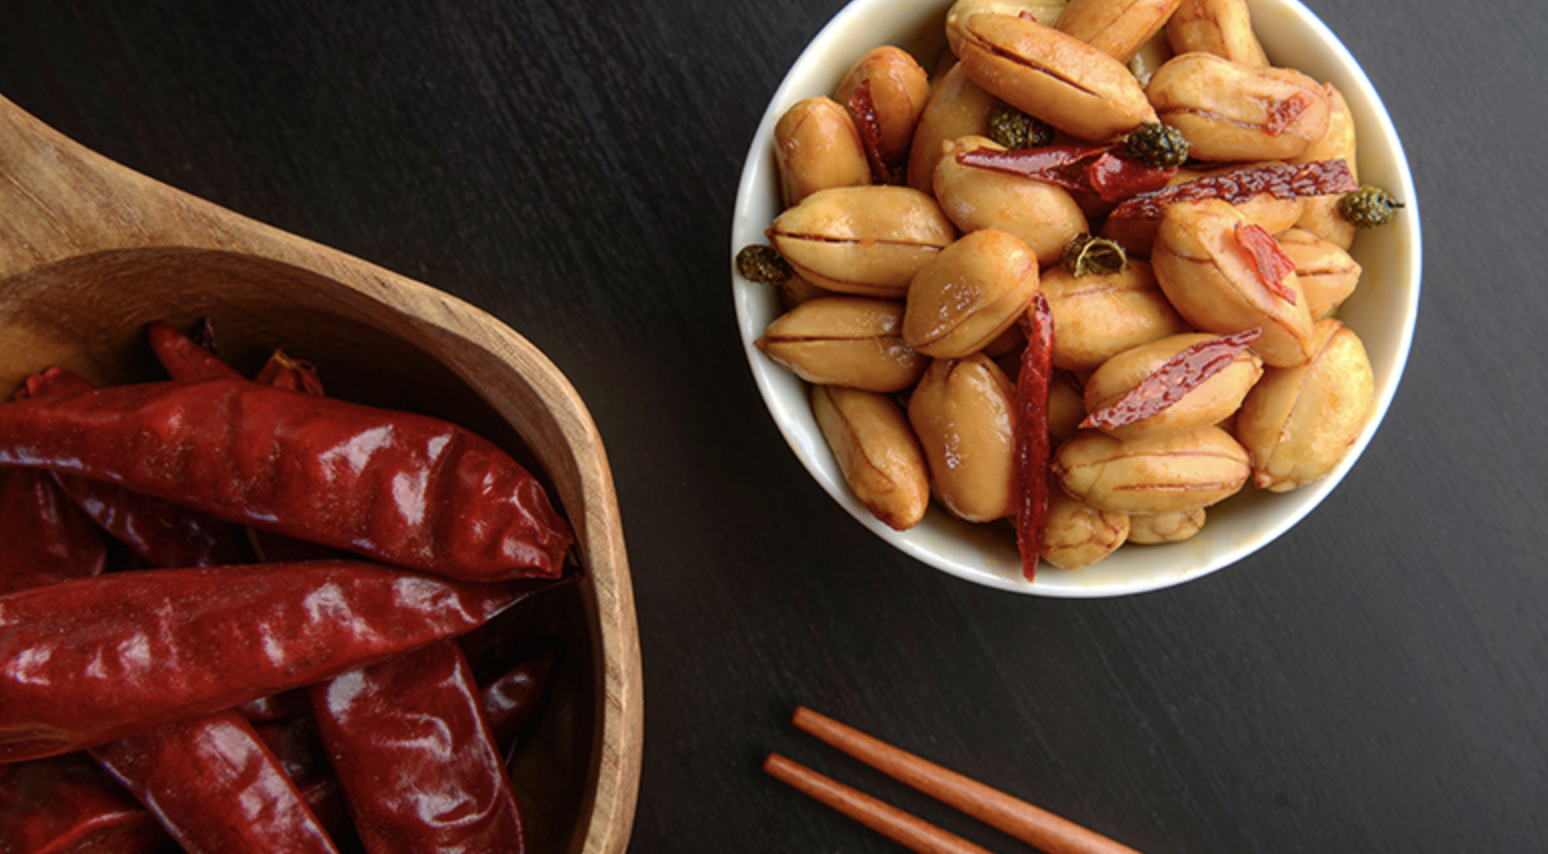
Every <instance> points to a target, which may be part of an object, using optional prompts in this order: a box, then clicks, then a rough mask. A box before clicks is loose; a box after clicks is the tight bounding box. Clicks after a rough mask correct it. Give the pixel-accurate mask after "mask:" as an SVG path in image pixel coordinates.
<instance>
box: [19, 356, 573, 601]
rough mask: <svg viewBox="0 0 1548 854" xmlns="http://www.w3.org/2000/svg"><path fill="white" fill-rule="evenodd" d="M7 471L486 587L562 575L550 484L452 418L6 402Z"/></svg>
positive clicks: (178, 398)
mask: <svg viewBox="0 0 1548 854" xmlns="http://www.w3.org/2000/svg"><path fill="white" fill-rule="evenodd" d="M0 464H9V465H22V466H36V467H41V468H50V469H54V470H56V471H64V472H70V473H75V474H81V475H85V476H88V477H93V478H97V479H100V480H107V481H111V482H114V483H117V484H119V485H121V486H124V487H126V488H129V489H132V490H134V491H136V492H143V493H148V494H151V495H156V496H159V497H161V498H164V499H167V500H169V501H174V502H176V503H178V504H182V505H184V506H187V507H191V508H193V509H196V510H199V511H200V512H203V513H208V514H210V515H213V516H216V517H218V518H223V519H226V520H227V521H230V522H235V523H238V524H243V525H249V526H251V527H254V528H259V529H262V530H267V531H273V532H275V533H279V534H284V535H286V536H290V537H295V538H297V539H303V540H309V541H312V542H317V543H321V544H323V545H329V546H334V547H337V548H341V549H347V550H349V551H351V552H354V553H356V554H362V555H365V556H367V557H371V558H375V559H377V560H380V561H382V562H384V563H389V564H393V565H395V566H403V567H408V568H413V569H422V570H425V571H428V572H437V573H442V574H445V575H449V576H453V577H458V578H465V579H469V580H477V581H492V580H498V579H505V578H517V577H536V576H540V577H549V578H552V577H557V576H558V575H559V574H560V572H561V571H562V563H563V558H564V554H565V552H566V551H567V550H568V549H569V547H570V544H571V543H572V542H573V540H574V534H573V533H572V531H571V529H570V526H569V524H568V523H567V522H565V520H564V519H563V518H562V517H561V516H559V514H558V513H557V512H555V510H554V509H553V506H552V505H551V504H550V503H549V501H548V497H547V495H546V493H545V492H544V490H543V487H542V485H541V484H540V483H538V481H537V480H536V479H535V478H534V477H533V476H532V475H531V474H530V473H528V472H527V471H526V470H525V469H523V468H522V467H521V466H520V465H519V464H518V463H517V462H516V461H515V460H514V459H512V458H511V457H510V456H509V455H508V454H506V453H505V452H504V451H501V450H500V449H499V448H498V447H496V446H495V445H494V444H493V443H491V442H489V441H488V440H485V439H483V438H480V437H479V436H477V435H474V434H473V433H471V432H469V431H467V430H464V429H463V428H461V427H458V426H456V425H454V424H451V423H449V422H445V421H441V420H439V419H435V418H430V417H427V416H423V415H415V414H410V413H403V412H394V411H390V410H385V409H378V408H375V407H368V406H362V405H359V404H353V403H346V402H344V401H340V400H336V399H333V398H327V397H315V396H312V395H307V394H300V393H297V392H293V391H288V390H285V389H276V388H272V387H269V386H263V385H259V384H257V383H253V382H250V381H248V380H244V379H212V380H201V381H195V382H178V381H173V382H162V383H145V384H141V385H132V386H116V387H112V388H103V389H96V390H94V391H90V392H80V393H76V394H71V395H62V396H57V397H50V398H43V399H37V398H35V399H31V400H24V401H17V402H15V403H12V404H7V405H4V406H0Z"/></svg>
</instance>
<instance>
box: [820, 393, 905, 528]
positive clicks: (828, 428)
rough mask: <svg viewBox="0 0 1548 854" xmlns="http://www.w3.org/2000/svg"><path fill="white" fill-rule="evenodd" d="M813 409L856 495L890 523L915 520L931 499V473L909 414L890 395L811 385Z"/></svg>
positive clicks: (897, 524)
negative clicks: (905, 414)
mask: <svg viewBox="0 0 1548 854" xmlns="http://www.w3.org/2000/svg"><path fill="white" fill-rule="evenodd" d="M812 414H813V416H815V417H816V419H817V426H818V427H819V428H821V430H822V435H823V437H824V438H825V439H827V441H828V447H829V448H831V449H832V450H833V456H834V459H836V460H837V461H838V465H839V470H840V471H842V472H843V473H844V480H845V482H847V483H848V484H849V488H850V490H851V491H852V492H854V494H855V497H856V498H858V499H859V500H860V503H861V504H864V505H865V507H866V509H867V510H869V511H871V515H873V516H875V517H876V518H877V519H879V520H881V522H882V523H883V524H885V525H887V526H888V527H890V528H893V529H895V530H899V531H906V530H908V529H909V528H912V527H914V526H915V525H917V524H919V521H920V520H921V519H923V518H924V515H925V511H926V510H927V509H928V508H929V505H930V474H929V470H928V469H927V468H926V466H925V460H924V452H923V451H921V450H920V448H919V440H918V439H916V438H914V431H913V429H912V428H910V427H909V425H908V419H907V418H906V417H905V416H904V415H903V411H902V410H901V409H900V408H899V407H898V405H897V404H896V403H893V402H892V398H891V397H888V396H887V395H883V394H876V393H875V392H868V391H859V390H856V389H849V388H842V387H838V386H832V387H830V386H820V385H819V386H813V388H812Z"/></svg>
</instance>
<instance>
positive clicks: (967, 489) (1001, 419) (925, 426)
mask: <svg viewBox="0 0 1548 854" xmlns="http://www.w3.org/2000/svg"><path fill="white" fill-rule="evenodd" d="M1015 397H1016V390H1015V389H1014V388H1013V387H1012V386H1011V383H1010V380H1009V379H1007V378H1006V376H1005V373H1004V372H1003V371H1001V370H1000V368H999V367H998V366H997V365H995V363H994V362H993V360H991V359H989V357H987V356H984V355H983V354H975V355H972V356H969V357H967V358H965V359H936V360H935V361H934V362H932V363H931V364H930V368H929V369H928V370H926V371H925V375H924V377H923V378H922V379H921V380H920V381H919V385H918V386H917V387H916V388H915V389H914V393H913V394H912V395H910V396H909V399H908V422H909V424H911V425H913V428H914V435H916V436H918V437H919V444H920V446H921V447H922V448H924V454H925V461H926V463H928V465H929V468H930V477H931V480H932V482H933V483H934V484H935V492H936V495H938V496H939V497H940V499H941V504H943V505H944V506H945V507H946V509H947V510H950V511H951V512H952V513H953V514H955V515H957V516H959V517H961V518H963V519H966V520H967V521H969V522H991V521H993V520H995V519H1001V518H1004V517H1006V516H1010V515H1012V514H1013V513H1015V512H1016V467H1015V466H1014V465H1013V464H1012V463H1013V460H1014V456H1015V447H1016V438H1015V434H1016V401H1015Z"/></svg>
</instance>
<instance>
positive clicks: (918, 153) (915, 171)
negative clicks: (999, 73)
mask: <svg viewBox="0 0 1548 854" xmlns="http://www.w3.org/2000/svg"><path fill="white" fill-rule="evenodd" d="M999 105H1000V99H999V98H996V97H995V96H993V95H991V94H989V93H988V92H985V91H984V90H982V89H980V88H978V84H977V83H974V82H973V78H971V77H969V76H968V73H967V71H966V70H965V69H963V67H962V64H961V63H956V64H954V65H952V66H951V68H950V69H948V70H947V71H946V73H945V74H943V75H941V80H940V82H939V83H937V84H936V85H935V88H934V90H932V91H931V93H930V100H929V101H928V102H927V103H926V104H925V109H924V113H923V114H922V115H921V116H920V117H919V124H918V126H917V127H915V128H914V141H913V144H912V145H911V146H909V151H908V185H909V186H910V187H913V188H914V189H916V190H919V191H920V192H923V193H933V192H934V191H935V189H934V188H935V164H936V163H938V162H939V161H940V159H941V157H942V156H944V152H943V151H942V150H941V146H942V145H943V144H944V143H946V142H948V141H950V140H953V139H957V138H959V137H964V136H983V137H987V136H988V135H989V114H990V113H992V112H994V108H995V107H998V106H999Z"/></svg>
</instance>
